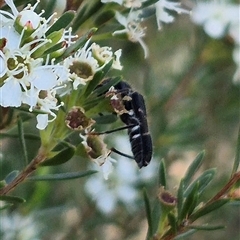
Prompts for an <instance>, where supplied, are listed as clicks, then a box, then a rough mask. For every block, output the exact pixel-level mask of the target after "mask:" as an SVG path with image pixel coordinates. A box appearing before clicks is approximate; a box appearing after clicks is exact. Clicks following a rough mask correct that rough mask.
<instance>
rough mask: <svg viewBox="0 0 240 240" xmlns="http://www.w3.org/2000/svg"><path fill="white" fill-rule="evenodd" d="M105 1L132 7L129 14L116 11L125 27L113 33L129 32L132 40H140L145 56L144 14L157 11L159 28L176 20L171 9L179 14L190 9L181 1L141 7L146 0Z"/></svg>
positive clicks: (118, 19)
mask: <svg viewBox="0 0 240 240" xmlns="http://www.w3.org/2000/svg"><path fill="white" fill-rule="evenodd" d="M101 1H102V2H103V3H109V2H116V3H118V4H119V5H122V6H124V7H126V8H130V11H129V12H128V14H127V15H122V14H121V13H119V12H116V15H115V16H116V19H117V21H118V22H119V23H120V24H121V25H122V26H123V27H124V29H121V30H117V31H115V32H113V35H118V34H127V37H128V39H129V40H130V41H132V42H139V43H140V45H141V46H142V48H143V50H144V56H145V58H146V57H147V56H148V49H147V46H146V44H145V43H144V41H143V39H142V38H143V37H144V36H145V35H146V28H144V27H143V26H142V25H141V24H142V22H143V20H144V17H143V16H144V15H145V14H146V13H147V12H149V11H155V15H156V20H157V25H158V30H160V29H161V28H162V23H171V22H173V21H174V17H173V16H172V15H171V14H170V13H169V11H172V12H176V13H178V14H181V13H187V14H189V11H188V10H186V9H184V8H182V7H181V3H178V2H171V1H168V0H158V1H156V3H154V4H152V5H150V6H148V7H145V8H141V7H142V4H143V3H144V2H146V0H112V1H111V0H101Z"/></svg>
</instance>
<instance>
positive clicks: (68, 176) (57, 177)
mask: <svg viewBox="0 0 240 240" xmlns="http://www.w3.org/2000/svg"><path fill="white" fill-rule="evenodd" d="M97 172H98V171H95V170H89V171H82V172H67V173H56V174H48V175H44V176H34V177H29V178H28V180H30V181H61V180H72V179H77V178H82V177H86V176H89V175H92V174H94V173H97Z"/></svg>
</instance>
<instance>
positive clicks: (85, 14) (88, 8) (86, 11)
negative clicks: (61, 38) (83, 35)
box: [72, 1, 104, 32]
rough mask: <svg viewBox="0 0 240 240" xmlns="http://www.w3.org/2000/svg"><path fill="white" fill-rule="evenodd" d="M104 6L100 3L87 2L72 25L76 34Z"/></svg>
mask: <svg viewBox="0 0 240 240" xmlns="http://www.w3.org/2000/svg"><path fill="white" fill-rule="evenodd" d="M102 6H104V5H103V4H102V3H101V2H99V1H95V2H94V1H86V4H85V5H84V6H83V7H81V8H80V11H78V13H77V15H76V18H75V21H74V23H73V25H72V29H73V32H76V31H77V30H78V28H79V27H80V26H81V25H82V24H83V23H84V22H85V21H87V20H88V19H90V18H91V16H92V15H93V14H94V15H96V13H97V12H98V11H99V10H100V9H101V7H102Z"/></svg>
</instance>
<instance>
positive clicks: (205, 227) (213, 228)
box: [188, 224, 226, 231]
mask: <svg viewBox="0 0 240 240" xmlns="http://www.w3.org/2000/svg"><path fill="white" fill-rule="evenodd" d="M188 228H190V229H197V230H206V231H212V230H218V229H224V228H226V227H225V226H221V225H218V226H211V225H210V226H209V225H208V224H205V225H201V226H194V225H191V226H188Z"/></svg>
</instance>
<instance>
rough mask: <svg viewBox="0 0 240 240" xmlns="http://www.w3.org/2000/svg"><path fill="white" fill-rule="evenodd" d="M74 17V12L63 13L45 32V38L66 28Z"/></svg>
mask: <svg viewBox="0 0 240 240" xmlns="http://www.w3.org/2000/svg"><path fill="white" fill-rule="evenodd" d="M74 16H75V13H74V11H67V12H65V13H64V14H63V15H62V16H61V17H60V18H59V19H58V20H57V21H56V22H55V23H54V24H53V25H52V26H51V27H50V28H49V29H48V31H47V32H46V36H48V35H49V34H51V33H52V32H55V31H59V30H60V29H63V28H66V27H67V26H68V25H69V24H70V23H71V21H72V20H73V18H74Z"/></svg>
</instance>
